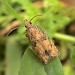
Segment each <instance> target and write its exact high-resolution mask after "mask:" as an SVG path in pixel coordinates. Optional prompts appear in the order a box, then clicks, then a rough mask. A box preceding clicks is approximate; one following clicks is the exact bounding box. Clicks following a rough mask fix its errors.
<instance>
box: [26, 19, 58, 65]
mask: <svg viewBox="0 0 75 75" xmlns="http://www.w3.org/2000/svg"><path fill="white" fill-rule="evenodd" d="M25 27H26V28H27V30H26V35H27V37H28V39H29V42H30V43H31V46H32V48H33V51H34V53H35V54H36V55H37V56H38V58H39V59H40V60H41V61H42V62H43V63H44V64H47V63H48V62H49V60H50V59H51V58H54V57H58V54H59V52H58V49H57V48H56V46H55V45H54V43H53V41H52V40H50V39H49V37H48V36H47V35H46V33H44V31H42V30H41V29H40V28H39V27H37V26H36V25H35V26H34V25H32V23H31V22H29V21H28V20H26V19H25Z"/></svg>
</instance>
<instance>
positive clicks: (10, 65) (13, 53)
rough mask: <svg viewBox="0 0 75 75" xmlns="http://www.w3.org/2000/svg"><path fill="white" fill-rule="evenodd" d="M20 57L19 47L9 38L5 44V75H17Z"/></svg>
mask: <svg viewBox="0 0 75 75" xmlns="http://www.w3.org/2000/svg"><path fill="white" fill-rule="evenodd" d="M21 56H22V55H21V47H20V46H19V45H18V43H17V42H16V40H15V39H12V38H10V39H9V40H8V41H7V43H6V61H7V68H6V75H18V71H19V68H20V61H21Z"/></svg>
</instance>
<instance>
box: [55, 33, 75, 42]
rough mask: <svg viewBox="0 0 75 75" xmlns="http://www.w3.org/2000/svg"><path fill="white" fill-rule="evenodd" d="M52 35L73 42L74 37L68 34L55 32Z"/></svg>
mask: <svg viewBox="0 0 75 75" xmlns="http://www.w3.org/2000/svg"><path fill="white" fill-rule="evenodd" d="M54 37H55V38H59V39H62V40H66V41H71V42H75V37H73V36H69V35H65V34H61V33H55V34H54Z"/></svg>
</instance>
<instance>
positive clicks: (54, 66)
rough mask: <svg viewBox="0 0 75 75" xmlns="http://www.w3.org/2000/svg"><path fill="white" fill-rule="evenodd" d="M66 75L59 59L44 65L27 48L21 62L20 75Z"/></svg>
mask: <svg viewBox="0 0 75 75" xmlns="http://www.w3.org/2000/svg"><path fill="white" fill-rule="evenodd" d="M35 74H36V75H64V74H63V69H62V66H61V63H60V61H59V59H58V58H55V59H52V60H50V62H49V63H48V64H43V63H42V62H41V61H40V60H39V59H38V58H37V56H36V55H35V54H34V53H33V52H32V50H31V49H30V48H27V49H26V51H25V53H24V55H23V58H22V62H21V67H20V71H19V75H35Z"/></svg>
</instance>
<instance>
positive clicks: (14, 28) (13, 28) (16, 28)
mask: <svg viewBox="0 0 75 75" xmlns="http://www.w3.org/2000/svg"><path fill="white" fill-rule="evenodd" d="M18 28H19V27H15V28H13V29H12V30H10V31H9V32H8V33H7V34H6V37H7V36H8V35H9V34H10V33H11V32H12V31H14V30H16V29H18Z"/></svg>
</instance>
